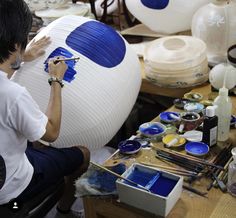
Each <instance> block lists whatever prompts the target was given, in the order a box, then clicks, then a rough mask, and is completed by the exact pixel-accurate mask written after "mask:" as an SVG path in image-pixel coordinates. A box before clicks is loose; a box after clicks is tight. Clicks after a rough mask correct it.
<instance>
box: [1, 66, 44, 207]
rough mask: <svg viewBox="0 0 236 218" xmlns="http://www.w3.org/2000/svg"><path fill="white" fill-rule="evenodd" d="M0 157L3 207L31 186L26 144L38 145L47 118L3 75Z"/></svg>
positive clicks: (23, 89)
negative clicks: (3, 175)
mask: <svg viewBox="0 0 236 218" xmlns="http://www.w3.org/2000/svg"><path fill="white" fill-rule="evenodd" d="M0 99H1V103H0V140H1V141H0V154H1V156H2V157H3V159H4V161H5V165H6V181H5V183H4V185H3V187H2V189H1V190H0V204H4V203H7V202H9V200H11V199H13V198H15V197H17V196H18V195H19V194H20V193H21V192H22V191H23V190H24V189H25V188H26V187H27V185H28V184H29V183H30V180H31V178H32V175H33V167H32V165H31V164H30V162H29V161H28V159H27V157H26V155H25V150H26V147H27V140H29V141H36V140H38V139H40V138H41V137H42V136H43V135H44V133H45V132H46V124H47V121H48V118H47V116H46V115H45V114H44V113H42V112H41V111H40V109H39V106H38V105H37V104H36V102H35V101H34V100H33V99H32V97H31V96H30V94H29V93H28V91H27V90H26V89H25V88H24V87H22V86H20V85H18V84H16V83H15V82H13V81H11V80H9V79H8V78H7V74H6V73H4V72H2V71H0Z"/></svg>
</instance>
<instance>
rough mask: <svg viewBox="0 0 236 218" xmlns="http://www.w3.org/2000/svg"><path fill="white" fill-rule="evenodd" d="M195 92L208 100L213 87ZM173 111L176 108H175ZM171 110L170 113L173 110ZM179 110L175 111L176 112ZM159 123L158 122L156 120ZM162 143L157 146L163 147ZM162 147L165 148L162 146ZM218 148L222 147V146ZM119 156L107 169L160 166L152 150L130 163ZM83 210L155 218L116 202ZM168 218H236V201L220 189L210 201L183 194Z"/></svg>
mask: <svg viewBox="0 0 236 218" xmlns="http://www.w3.org/2000/svg"><path fill="white" fill-rule="evenodd" d="M193 91H197V92H200V93H202V94H204V98H205V99H207V98H208V93H210V85H207V86H204V87H200V88H197V89H194V90H193ZM231 99H232V103H233V114H236V97H231ZM172 109H174V108H172ZM172 109H171V110H172ZM175 110H176V109H175ZM157 119H158V118H157ZM230 139H231V140H232V142H233V144H234V145H235V146H236V130H235V129H233V130H231V132H230ZM159 144H161V143H155V144H154V145H155V146H160V145H159ZM161 146H162V147H163V145H161ZM217 146H222V144H219V145H217ZM117 154H118V153H116V154H114V155H113V156H112V157H110V158H109V159H108V160H107V161H106V162H105V165H114V164H117V163H119V162H125V163H126V164H127V165H128V166H129V165H131V164H132V163H134V162H142V161H144V162H150V163H154V164H160V160H158V159H157V158H155V151H154V150H153V149H142V150H141V151H140V152H138V154H136V155H133V156H131V157H130V158H129V159H125V160H124V159H122V158H118V159H117V158H116V156H117ZM211 181H212V180H210V179H207V178H202V179H201V180H199V181H197V182H195V183H194V185H193V187H194V188H197V189H199V190H201V191H204V192H205V191H206V189H207V186H208V185H209V184H210V183H211ZM84 208H85V214H86V218H118V217H119V218H121V217H122V218H123V217H124V218H148V217H150V218H151V217H156V216H154V215H152V214H149V213H147V212H144V211H141V210H139V209H136V208H133V207H130V206H128V205H125V204H122V203H120V202H117V200H116V199H112V198H108V199H101V198H96V197H95V198H92V197H88V198H84ZM167 217H168V218H224V217H225V218H235V217H236V198H235V197H233V196H231V195H230V194H228V193H222V192H221V191H220V189H217V188H212V189H211V190H210V191H209V192H208V194H207V198H204V197H201V196H199V195H196V194H194V193H192V192H189V191H186V190H183V193H182V195H181V197H180V199H179V200H178V202H177V203H176V205H175V206H174V208H173V209H172V210H171V212H170V213H169V215H168V216H167Z"/></svg>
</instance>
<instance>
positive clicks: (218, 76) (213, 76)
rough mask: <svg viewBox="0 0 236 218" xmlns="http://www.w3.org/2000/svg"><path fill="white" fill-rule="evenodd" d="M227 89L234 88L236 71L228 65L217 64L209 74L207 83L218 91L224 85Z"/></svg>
mask: <svg viewBox="0 0 236 218" xmlns="http://www.w3.org/2000/svg"><path fill="white" fill-rule="evenodd" d="M224 80H225V87H226V88H227V89H232V88H233V87H235V86H236V69H235V68H234V67H233V66H232V65H230V64H225V63H222V64H217V65H216V66H215V67H213V68H212V69H211V71H210V73H209V81H210V83H211V85H212V86H213V87H214V88H216V89H220V88H222V87H223V85H224Z"/></svg>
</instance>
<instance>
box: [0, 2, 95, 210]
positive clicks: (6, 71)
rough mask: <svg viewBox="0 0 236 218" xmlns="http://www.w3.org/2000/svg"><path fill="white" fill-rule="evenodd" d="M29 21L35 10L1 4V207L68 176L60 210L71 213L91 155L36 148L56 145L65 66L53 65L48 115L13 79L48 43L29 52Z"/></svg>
mask: <svg viewBox="0 0 236 218" xmlns="http://www.w3.org/2000/svg"><path fill="white" fill-rule="evenodd" d="M31 23H32V17H31V12H30V11H29V8H28V6H27V5H26V3H25V2H24V1H23V0H1V1H0V29H1V30H0V99H1V104H0V139H1V143H0V155H1V156H2V157H3V159H4V162H5V167H6V180H5V182H4V185H3V187H2V188H1V189H0V205H2V204H7V203H8V202H9V201H11V200H12V199H16V200H18V201H20V202H21V203H24V201H26V200H29V199H31V198H32V197H34V196H35V195H37V194H38V193H40V192H41V191H42V190H43V189H45V188H46V187H48V186H51V185H54V184H55V183H56V182H57V181H58V180H59V179H60V178H63V177H64V176H65V177H64V178H65V191H64V194H63V196H62V198H61V200H60V201H59V203H58V206H57V208H58V211H59V212H61V213H68V212H69V211H70V207H71V205H72V204H73V202H74V200H75V197H74V192H75V186H74V181H75V179H77V178H78V177H79V176H80V175H81V174H83V173H84V172H85V171H86V170H87V168H88V165H89V158H90V157H89V156H90V155H89V151H88V149H87V148H85V147H83V146H73V147H70V148H63V149H56V148H53V147H50V146H47V147H44V146H42V147H40V148H35V147H34V146H33V143H32V142H36V141H38V140H40V139H42V140H44V141H47V142H53V141H55V140H56V139H57V137H58V135H59V131H60V124H61V110H62V106H61V92H62V91H63V90H62V87H63V84H62V78H63V76H64V73H65V71H66V69H67V65H66V64H65V62H63V61H62V62H56V61H55V60H51V61H50V62H49V75H50V76H51V79H50V80H49V81H50V84H49V85H50V86H51V92H50V99H49V103H48V107H47V111H46V113H45V114H44V113H42V112H41V111H40V109H39V107H38V105H37V104H36V102H35V101H34V100H33V99H32V97H31V96H30V94H29V93H28V91H27V90H26V89H25V88H24V87H22V86H20V85H18V84H16V83H14V82H13V81H11V80H10V78H11V76H12V75H13V73H14V72H15V69H16V68H17V67H19V66H20V65H19V63H20V62H21V60H23V61H30V60H34V59H35V58H37V57H38V56H40V55H42V54H43V53H44V51H43V50H42V48H43V46H45V45H47V44H48V43H49V42H50V39H49V38H48V37H43V38H42V39H41V40H39V41H37V42H32V43H30V46H29V47H28V48H27V49H26V51H25V48H26V44H27V37H28V33H29V31H30V29H31ZM33 74H34V72H32V76H34V75H33ZM45 82H47V81H45ZM39 91H40V90H39ZM27 141H28V146H27Z"/></svg>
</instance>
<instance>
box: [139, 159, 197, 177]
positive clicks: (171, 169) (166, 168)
mask: <svg viewBox="0 0 236 218" xmlns="http://www.w3.org/2000/svg"><path fill="white" fill-rule="evenodd" d="M140 163H141V164H144V165H147V166H151V167H157V168H163V169H165V170H170V171H177V172H181V173H188V174H194V175H196V174H197V173H196V172H193V171H189V170H185V169H177V168H175V167H168V166H163V165H158V164H153V163H147V162H144V161H140Z"/></svg>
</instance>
